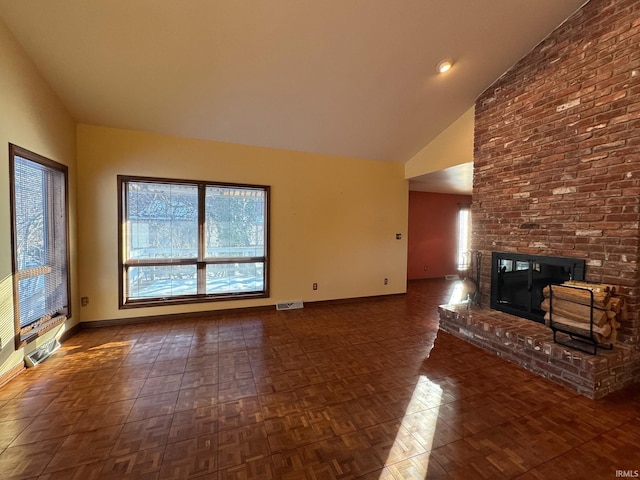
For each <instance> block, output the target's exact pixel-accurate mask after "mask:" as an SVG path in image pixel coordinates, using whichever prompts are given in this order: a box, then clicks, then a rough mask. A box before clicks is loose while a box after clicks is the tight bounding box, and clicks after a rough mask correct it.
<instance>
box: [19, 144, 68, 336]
mask: <svg viewBox="0 0 640 480" xmlns="http://www.w3.org/2000/svg"><path fill="white" fill-rule="evenodd" d="M9 159H10V175H11V187H10V191H11V217H12V218H11V220H12V221H11V229H12V232H11V233H12V251H13V262H12V267H13V278H14V314H15V323H16V333H17V334H16V344H17V346H18V347H19V346H21V345H23V344H24V343H25V342H28V341H30V340H33V339H35V338H37V337H38V335H40V334H41V333H43V332H44V331H46V330H48V329H50V328H52V327H54V326H55V325H58V324H60V323H62V322H64V320H65V319H66V318H67V317H68V316H70V314H71V313H70V308H69V297H70V293H69V292H70V290H69V267H68V266H69V249H68V223H67V210H68V206H67V167H66V166H64V165H61V164H59V163H56V162H54V161H52V160H49V159H47V158H45V157H42V156H40V155H37V154H35V153H33V152H30V151H28V150H25V149H23V148H20V147H18V146H15V145H9Z"/></svg>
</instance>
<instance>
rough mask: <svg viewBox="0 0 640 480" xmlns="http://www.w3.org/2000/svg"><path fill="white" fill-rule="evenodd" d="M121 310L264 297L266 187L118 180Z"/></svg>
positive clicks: (266, 237) (265, 283)
mask: <svg viewBox="0 0 640 480" xmlns="http://www.w3.org/2000/svg"><path fill="white" fill-rule="evenodd" d="M118 185H119V191H120V195H121V206H120V208H119V211H120V226H121V228H120V259H121V261H120V265H121V281H120V291H121V296H120V298H121V301H120V306H121V307H128V306H131V307H133V306H149V305H160V304H167V303H179V302H193V301H208V300H225V299H233V298H239V297H240V298H245V297H266V296H268V255H267V250H268V249H267V239H268V211H269V208H268V207H269V187H265V186H256V185H231V184H219V183H211V182H202V181H188V180H168V179H153V178H144V177H127V176H119V177H118Z"/></svg>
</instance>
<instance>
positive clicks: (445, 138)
mask: <svg viewBox="0 0 640 480" xmlns="http://www.w3.org/2000/svg"><path fill="white" fill-rule="evenodd" d="M474 116H475V105H474V106H472V107H471V108H470V109H469V110H467V111H466V112H465V113H463V114H462V115H461V116H460V117H459V118H458V119H457V120H456V121H455V122H453V123H452V124H451V125H449V127H447V129H446V130H444V131H443V132H442V133H441V134H440V135H438V136H437V137H436V138H434V139H433V140H432V141H431V142H429V144H427V145H426V146H425V147H424V148H423V149H422V150H420V151H419V152H418V153H416V154H415V155H414V156H413V157H412V158H410V159H409V161H407V163H405V174H404V176H405V178H415V177H418V176H420V175H425V174H427V173H432V172H436V171H438V170H443V169H445V168H449V167H453V166H455V165H461V164H463V163H470V162H473V128H474V123H475V122H474Z"/></svg>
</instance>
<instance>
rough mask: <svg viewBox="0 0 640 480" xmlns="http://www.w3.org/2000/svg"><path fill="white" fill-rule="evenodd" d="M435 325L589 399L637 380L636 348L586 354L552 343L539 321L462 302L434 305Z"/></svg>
mask: <svg viewBox="0 0 640 480" xmlns="http://www.w3.org/2000/svg"><path fill="white" fill-rule="evenodd" d="M440 328H441V329H442V330H444V331H445V332H448V333H450V334H452V335H454V336H456V337H459V338H462V339H464V340H466V341H468V342H470V343H473V344H474V345H477V346H479V347H481V348H483V349H485V350H489V351H491V352H494V353H495V354H496V355H498V356H500V357H503V358H505V359H506V360H509V361H511V362H513V363H516V364H518V365H520V366H522V367H524V368H526V369H527V370H530V371H532V372H534V373H536V374H538V375H541V376H543V377H546V378H548V379H550V380H552V381H554V382H556V383H559V384H561V385H564V386H566V387H568V388H570V389H572V390H575V391H577V392H578V393H580V394H581V395H585V396H587V397H589V398H601V397H603V396H605V395H607V394H609V393H611V392H613V391H615V390H619V389H621V388H624V387H626V386H628V385H631V384H633V383H635V382H640V351H638V350H637V349H635V348H634V347H632V346H629V345H616V346H615V347H614V349H613V350H601V349H599V350H598V353H597V355H590V354H588V353H583V352H580V351H578V350H574V349H571V348H567V347H564V346H562V345H559V344H557V343H554V342H553V334H552V332H551V329H550V328H548V327H546V326H545V325H542V324H540V323H536V322H532V321H530V320H525V319H522V318H518V317H514V316H512V315H509V314H506V313H503V312H498V311H495V310H489V309H486V308H480V307H474V308H471V309H469V308H467V305H466V304H460V305H442V306H440Z"/></svg>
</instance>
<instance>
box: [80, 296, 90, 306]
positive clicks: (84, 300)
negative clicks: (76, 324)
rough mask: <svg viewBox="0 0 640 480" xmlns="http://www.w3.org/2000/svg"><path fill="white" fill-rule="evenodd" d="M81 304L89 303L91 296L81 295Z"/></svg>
mask: <svg viewBox="0 0 640 480" xmlns="http://www.w3.org/2000/svg"><path fill="white" fill-rule="evenodd" d="M80 305H81V306H83V307H86V306H87V305H89V297H80Z"/></svg>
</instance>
